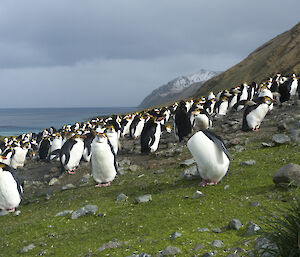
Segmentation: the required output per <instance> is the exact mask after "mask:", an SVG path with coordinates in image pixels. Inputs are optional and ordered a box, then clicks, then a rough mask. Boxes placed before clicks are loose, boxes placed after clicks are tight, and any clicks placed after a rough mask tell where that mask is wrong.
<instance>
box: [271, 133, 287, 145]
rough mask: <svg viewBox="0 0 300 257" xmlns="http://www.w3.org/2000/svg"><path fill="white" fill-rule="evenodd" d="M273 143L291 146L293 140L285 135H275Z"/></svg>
mask: <svg viewBox="0 0 300 257" xmlns="http://www.w3.org/2000/svg"><path fill="white" fill-rule="evenodd" d="M272 141H273V142H274V143H275V144H278V145H282V144H289V143H290V142H291V139H290V137H289V136H287V135H285V134H275V135H274V136H273V137H272Z"/></svg>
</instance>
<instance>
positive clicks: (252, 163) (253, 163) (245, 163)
mask: <svg viewBox="0 0 300 257" xmlns="http://www.w3.org/2000/svg"><path fill="white" fill-rule="evenodd" d="M255 164H256V161H255V160H249V161H245V162H242V163H241V166H243V165H246V166H253V165H255Z"/></svg>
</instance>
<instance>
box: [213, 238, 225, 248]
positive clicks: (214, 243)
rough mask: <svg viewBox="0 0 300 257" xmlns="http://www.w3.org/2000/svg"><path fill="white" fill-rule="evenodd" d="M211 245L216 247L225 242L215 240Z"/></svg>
mask: <svg viewBox="0 0 300 257" xmlns="http://www.w3.org/2000/svg"><path fill="white" fill-rule="evenodd" d="M211 246H214V247H218V248H220V247H222V246H223V242H222V241H221V240H214V241H213V242H212V243H211Z"/></svg>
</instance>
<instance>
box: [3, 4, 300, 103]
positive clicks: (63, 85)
mask: <svg viewBox="0 0 300 257" xmlns="http://www.w3.org/2000/svg"><path fill="white" fill-rule="evenodd" d="M299 10H300V1H299V0H285V1H282V0H251V1H246V0H244V1H243V0H158V1H153V0H151V1H150V0H147V1H144V0H109V1H107V0H105V1H104V0H103V1H102V0H84V1H79V0H24V1H17V0H1V2H0V88H1V101H0V108H6V107H7V108H11V107H110V106H137V105H138V104H139V103H140V102H141V101H142V100H143V98H144V97H146V96H147V95H148V94H149V93H151V92H152V91H153V90H154V89H156V88H158V87H159V86H161V85H163V84H165V83H167V82H168V81H170V80H172V79H174V78H176V77H178V76H180V75H189V74H192V73H195V72H197V71H199V70H200V69H202V68H203V69H207V70H212V71H224V70H226V69H228V68H230V67H231V66H233V65H235V64H236V63H238V62H240V61H241V60H242V59H244V58H245V57H247V55H248V54H249V53H250V52H252V51H253V50H255V49H256V48H257V47H259V46H260V45H262V44H263V43H265V42H266V41H268V40H270V39H272V38H274V37H275V36H277V35H279V34H281V33H283V32H284V31H286V30H289V29H291V28H292V27H293V26H294V25H296V24H297V23H298V22H299Z"/></svg>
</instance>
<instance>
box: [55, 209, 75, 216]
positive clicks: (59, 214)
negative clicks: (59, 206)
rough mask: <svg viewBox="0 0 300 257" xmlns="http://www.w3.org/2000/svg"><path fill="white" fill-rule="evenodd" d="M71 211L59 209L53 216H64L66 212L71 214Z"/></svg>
mask: <svg viewBox="0 0 300 257" xmlns="http://www.w3.org/2000/svg"><path fill="white" fill-rule="evenodd" d="M72 212H73V211H71V210H67V211H61V212H58V213H56V214H55V217H59V216H66V215H68V214H71V213H72Z"/></svg>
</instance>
